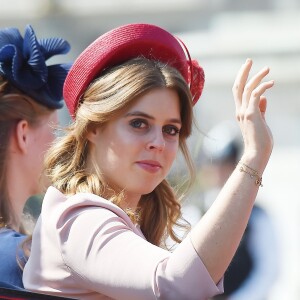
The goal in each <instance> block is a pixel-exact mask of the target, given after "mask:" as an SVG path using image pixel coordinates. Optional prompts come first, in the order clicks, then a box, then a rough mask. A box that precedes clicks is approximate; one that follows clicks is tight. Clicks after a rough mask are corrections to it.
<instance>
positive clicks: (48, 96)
mask: <svg viewBox="0 0 300 300" xmlns="http://www.w3.org/2000/svg"><path fill="white" fill-rule="evenodd" d="M69 49H70V46H69V44H68V43H67V42H66V41H65V40H63V39H59V38H51V39H43V40H37V38H36V36H35V33H34V31H33V29H32V27H31V26H30V25H27V26H26V29H25V34H24V39H23V37H22V36H21V34H20V32H19V30H18V29H16V28H5V29H2V30H0V136H1V143H0V165H1V167H0V170H1V173H0V244H1V247H0V257H1V264H0V281H1V282H5V283H6V284H11V285H14V286H16V287H22V286H23V283H22V269H21V267H20V266H19V265H22V264H23V263H24V257H23V256H24V254H23V252H22V251H21V250H20V248H21V246H20V244H21V242H22V241H23V240H24V239H25V237H26V235H25V229H24V226H23V224H22V213H23V208H24V205H25V202H26V200H27V199H28V198H29V197H30V196H32V195H34V194H38V193H41V192H42V190H43V187H44V183H46V182H45V181H44V180H43V178H41V174H42V170H43V156H44V153H45V151H46V150H47V147H48V146H49V144H50V143H51V142H52V140H53V139H54V134H53V126H55V125H57V112H56V111H57V109H58V108H61V107H62V105H63V103H62V101H61V100H62V88H63V82H64V79H65V77H66V74H67V71H68V69H69V68H70V65H63V64H56V65H51V66H47V65H46V63H45V61H46V60H47V59H48V58H50V57H52V56H53V55H56V54H63V53H67V52H68V51H69Z"/></svg>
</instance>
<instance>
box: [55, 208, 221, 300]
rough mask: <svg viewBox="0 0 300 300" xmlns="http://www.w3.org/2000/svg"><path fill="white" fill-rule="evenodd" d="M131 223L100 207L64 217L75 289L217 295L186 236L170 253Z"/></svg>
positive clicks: (144, 295) (64, 243)
mask: <svg viewBox="0 0 300 300" xmlns="http://www.w3.org/2000/svg"><path fill="white" fill-rule="evenodd" d="M65 217H66V215H65ZM131 225H132V224H130V223H126V221H125V217H124V219H123V218H120V217H118V216H117V215H115V214H114V213H113V212H111V211H109V210H108V209H102V208H94V209H90V210H87V209H83V210H82V211H81V212H79V211H78V212H76V213H74V214H72V216H71V217H70V216H68V217H67V222H64V226H63V228H62V230H61V231H60V232H61V233H60V235H59V239H60V245H61V247H62V257H63V259H64V262H65V264H66V266H67V268H68V269H69V270H70V271H71V272H72V277H73V278H74V281H75V282H76V285H77V286H81V287H82V288H84V289H85V290H89V291H94V292H97V293H99V294H103V295H106V296H109V297H111V298H113V299H120V300H121V299H123V300H127V299H128V300H129V299H130V300H135V299H145V300H147V299H148V300H150V299H153V300H154V299H165V300H168V299H187V300H188V299H189V300H200V299H207V298H209V297H211V296H213V295H216V294H218V293H220V292H222V284H220V287H218V286H216V285H215V284H214V282H213V280H212V278H211V277H210V275H209V273H208V272H207V270H206V268H205V267H204V265H203V263H202V261H201V259H200V258H199V257H198V255H197V253H196V252H195V250H194V248H193V246H192V244H191V241H190V239H189V237H188V238H187V239H186V240H185V241H184V242H182V243H181V244H180V245H179V246H178V247H177V249H176V250H175V251H174V253H172V254H171V253H170V252H168V251H166V250H163V249H161V248H159V247H157V246H154V245H152V244H150V243H149V242H147V241H146V240H145V239H144V238H143V237H142V236H141V235H140V234H138V231H137V230H136V229H134V228H131V227H132V226H133V225H132V226H131Z"/></svg>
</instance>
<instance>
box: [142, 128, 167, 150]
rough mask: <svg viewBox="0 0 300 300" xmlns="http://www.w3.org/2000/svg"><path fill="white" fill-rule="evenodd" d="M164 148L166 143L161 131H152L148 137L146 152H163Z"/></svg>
mask: <svg viewBox="0 0 300 300" xmlns="http://www.w3.org/2000/svg"><path fill="white" fill-rule="evenodd" d="M165 146H166V142H165V139H164V136H163V132H162V129H161V128H159V129H156V130H153V133H152V134H151V136H150V137H149V141H148V143H147V150H157V151H163V150H164V148H165Z"/></svg>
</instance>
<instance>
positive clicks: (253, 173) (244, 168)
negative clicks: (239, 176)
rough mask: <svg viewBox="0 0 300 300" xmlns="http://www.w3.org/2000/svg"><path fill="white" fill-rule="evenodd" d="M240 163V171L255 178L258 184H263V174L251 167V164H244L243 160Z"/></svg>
mask: <svg viewBox="0 0 300 300" xmlns="http://www.w3.org/2000/svg"><path fill="white" fill-rule="evenodd" d="M238 164H239V165H240V167H239V170H240V172H245V173H247V174H249V175H250V177H251V178H255V184H256V185H258V186H263V184H262V176H259V175H258V172H257V171H256V170H254V169H252V168H250V167H249V166H247V165H246V164H244V163H243V162H241V161H240V162H239V163H238Z"/></svg>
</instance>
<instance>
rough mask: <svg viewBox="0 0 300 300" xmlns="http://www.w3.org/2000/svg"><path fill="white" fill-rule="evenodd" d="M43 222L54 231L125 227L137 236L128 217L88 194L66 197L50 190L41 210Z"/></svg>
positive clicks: (100, 199)
mask: <svg viewBox="0 0 300 300" xmlns="http://www.w3.org/2000/svg"><path fill="white" fill-rule="evenodd" d="M41 216H42V222H43V223H44V224H45V222H46V223H48V225H50V227H51V228H53V226H55V227H56V228H57V229H61V228H63V227H64V228H66V227H70V226H71V225H72V226H75V225H78V226H80V227H81V228H82V230H84V229H86V230H89V228H90V226H92V225H93V224H97V226H99V222H101V224H105V225H107V226H108V225H110V226H115V225H116V224H118V226H121V225H123V226H125V227H127V228H130V229H131V230H133V231H135V232H136V233H138V232H139V231H138V230H137V228H136V226H135V225H134V224H133V223H132V222H131V220H130V218H129V217H128V215H127V214H126V213H125V212H124V211H123V210H122V209H121V208H120V207H118V206H116V205H115V204H113V203H111V202H110V201H108V200H106V199H104V198H102V197H99V196H97V195H94V194H91V193H78V194H75V195H72V196H66V195H64V194H62V193H61V192H60V191H58V190H57V189H55V188H54V187H50V188H49V189H48V190H47V193H46V195H45V198H44V201H43V206H42V212H41Z"/></svg>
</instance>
